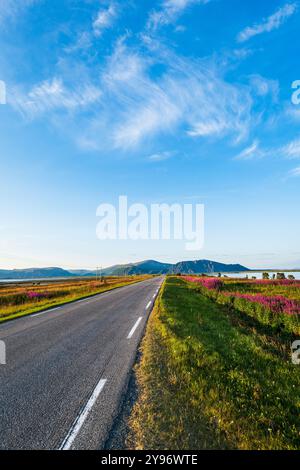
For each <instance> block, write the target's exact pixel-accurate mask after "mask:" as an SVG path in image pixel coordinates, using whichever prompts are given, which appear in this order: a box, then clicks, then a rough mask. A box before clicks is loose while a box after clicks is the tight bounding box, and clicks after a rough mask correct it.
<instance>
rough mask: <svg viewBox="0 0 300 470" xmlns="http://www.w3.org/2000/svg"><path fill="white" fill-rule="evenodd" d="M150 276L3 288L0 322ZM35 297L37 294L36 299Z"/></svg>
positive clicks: (7, 286) (0, 301)
mask: <svg viewBox="0 0 300 470" xmlns="http://www.w3.org/2000/svg"><path fill="white" fill-rule="evenodd" d="M147 277H149V276H128V277H122V278H117V277H111V278H107V279H105V280H104V281H94V280H92V281H91V280H90V279H89V280H77V281H76V280H75V281H74V280H72V281H64V282H61V281H57V282H49V283H45V282H43V283H41V284H38V285H37V284H36V283H35V284H30V283H26V284H25V285H14V286H10V285H6V286H0V322H2V321H6V320H10V319H13V318H16V317H20V316H23V315H29V314H31V313H35V312H39V311H42V310H46V309H49V308H53V307H56V306H59V305H62V304H65V303H68V302H72V301H75V300H79V299H82V298H84V297H88V296H92V295H96V294H100V293H101V292H105V291H108V290H111V289H115V288H118V287H122V286H125V285H129V284H132V283H135V282H139V281H142V280H144V279H147ZM32 294H35V296H33V295H32Z"/></svg>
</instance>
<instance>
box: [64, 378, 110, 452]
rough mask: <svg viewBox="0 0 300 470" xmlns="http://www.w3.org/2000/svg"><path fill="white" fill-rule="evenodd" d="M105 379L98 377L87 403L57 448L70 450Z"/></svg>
mask: <svg viewBox="0 0 300 470" xmlns="http://www.w3.org/2000/svg"><path fill="white" fill-rule="evenodd" d="M106 382H107V379H100V380H99V382H98V384H97V385H96V387H95V389H94V391H93V393H92V395H91V397H90V399H89V400H88V402H87V404H86V405H85V407H84V408H83V410H82V411H81V412H80V413H79V415H78V416H77V418H76V419H75V421H74V423H73V424H72V426H71V429H70V431H69V432H68V434H67V436H66V437H65V439H64V441H63V443H62V444H61V446H60V448H59V450H70V449H71V447H72V444H73V442H74V440H75V439H76V436H77V435H78V433H79V431H80V429H81V428H82V425H83V423H84V422H85V420H86V418H87V417H88V415H89V413H90V411H91V409H92V408H93V405H94V404H95V402H96V400H97V398H98V396H99V395H100V393H101V392H102V390H103V387H104V385H105V383H106Z"/></svg>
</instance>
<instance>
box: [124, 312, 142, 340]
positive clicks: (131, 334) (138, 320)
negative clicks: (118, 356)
mask: <svg viewBox="0 0 300 470" xmlns="http://www.w3.org/2000/svg"><path fill="white" fill-rule="evenodd" d="M142 318H143V317H139V318H138V319H137V321H136V322H135V324H134V325H133V327H132V328H131V330H130V332H129V335H128V336H127V339H130V338H132V336H133V333H134V332H135V330H136V329H137V327H138V326H139V324H140V322H141V321H142Z"/></svg>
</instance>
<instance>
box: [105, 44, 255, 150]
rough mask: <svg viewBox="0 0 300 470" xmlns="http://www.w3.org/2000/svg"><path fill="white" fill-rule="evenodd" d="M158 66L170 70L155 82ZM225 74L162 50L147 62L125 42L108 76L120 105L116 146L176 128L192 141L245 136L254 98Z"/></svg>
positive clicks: (111, 60)
mask: <svg viewBox="0 0 300 470" xmlns="http://www.w3.org/2000/svg"><path fill="white" fill-rule="evenodd" d="M156 64H164V68H165V72H164V73H163V74H162V75H161V76H159V77H158V78H156V79H155V78H153V74H152V73H151V71H152V66H153V65H156ZM222 72H223V71H220V70H218V67H217V66H216V64H215V63H214V62H213V61H212V62H211V61H209V60H203V61H193V60H190V59H186V58H182V57H180V56H178V55H176V54H174V53H173V52H171V51H170V50H167V49H165V48H161V47H158V48H157V49H154V50H152V55H151V56H147V57H146V58H145V56H144V55H143V54H141V53H139V52H138V51H132V50H131V49H128V48H127V47H126V46H125V45H124V44H123V43H122V44H119V45H118V47H117V48H116V50H115V52H114V54H113V56H112V57H111V59H110V61H109V64H108V68H107V73H106V83H107V86H108V87H109V91H110V93H113V98H114V100H113V101H114V102H116V101H117V103H118V111H117V114H114V124H115V125H114V126H113V127H115V129H114V132H113V135H114V144H115V146H116V147H129V146H134V145H137V144H138V143H140V141H141V140H143V139H144V138H146V137H147V136H151V135H153V134H157V133H166V132H168V133H172V132H174V131H175V130H176V129H177V130H179V129H181V132H182V133H185V134H186V135H188V136H191V137H203V136H207V135H209V136H217V137H218V136H224V135H230V134H231V135H235V137H236V138H242V136H245V135H246V134H247V129H248V125H249V120H250V119H251V117H250V114H251V104H252V102H251V97H250V94H249V93H248V90H247V89H246V88H244V87H239V86H238V85H232V84H228V83H226V82H225V81H224V79H222V78H221V76H222ZM110 101H112V100H110ZM118 118H119V119H118Z"/></svg>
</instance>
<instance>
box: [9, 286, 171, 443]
mask: <svg viewBox="0 0 300 470" xmlns="http://www.w3.org/2000/svg"><path fill="white" fill-rule="evenodd" d="M162 280H163V278H162V277H159V278H153V279H150V280H147V281H143V282H139V283H137V284H133V285H130V286H125V287H122V288H120V289H116V290H113V291H110V292H106V293H103V294H100V295H98V296H96V297H91V298H89V299H85V300H83V301H78V302H76V303H72V304H68V305H65V306H63V307H59V308H57V309H53V310H52V311H50V310H49V311H48V312H47V311H46V312H41V313H39V314H34V315H31V316H27V317H23V318H19V319H16V320H14V321H11V322H8V323H4V324H2V325H0V340H3V341H5V344H6V356H7V357H6V362H7V364H6V365H0V378H1V384H0V449H63V450H68V449H101V448H103V446H104V444H105V442H106V440H107V438H108V436H109V432H110V430H111V428H112V426H113V422H114V418H115V417H116V416H117V415H118V412H119V405H120V402H121V399H122V397H123V394H124V393H125V391H126V387H127V384H128V379H129V375H130V372H131V370H132V366H133V363H134V360H135V357H136V352H137V347H138V344H139V342H140V339H141V336H142V334H143V331H144V327H145V324H146V322H147V319H148V316H149V313H150V311H151V307H152V305H153V302H154V300H155V296H156V294H157V292H158V289H159V287H160V285H161V283H162Z"/></svg>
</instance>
